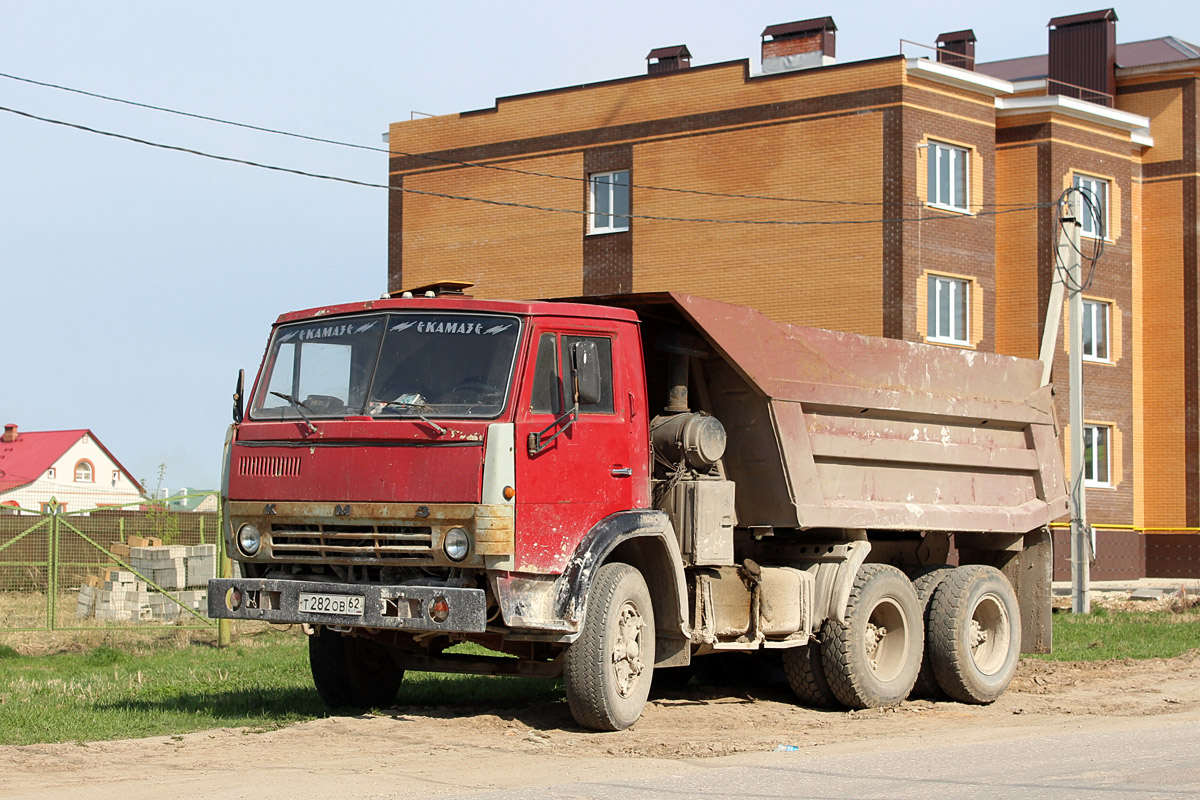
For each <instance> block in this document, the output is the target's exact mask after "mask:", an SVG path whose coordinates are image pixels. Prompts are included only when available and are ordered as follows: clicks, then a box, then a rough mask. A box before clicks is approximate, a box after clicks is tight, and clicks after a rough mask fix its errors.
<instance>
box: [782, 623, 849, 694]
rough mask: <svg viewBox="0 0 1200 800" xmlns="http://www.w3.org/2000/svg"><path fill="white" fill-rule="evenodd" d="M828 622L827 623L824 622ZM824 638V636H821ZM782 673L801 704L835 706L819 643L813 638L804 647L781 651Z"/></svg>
mask: <svg viewBox="0 0 1200 800" xmlns="http://www.w3.org/2000/svg"><path fill="white" fill-rule="evenodd" d="M826 624H828V623H826ZM822 638H824V637H822ZM783 673H784V674H785V675H786V676H787V682H788V686H790V687H792V692H793V693H794V694H795V695H796V699H797V700H799V701H800V702H801V704H803V705H806V706H808V707H809V708H837V707H838V699H837V697H835V696H834V694H833V690H832V689H830V688H829V681H827V680H825V666H824V665H823V664H822V663H821V644H820V643H819V642H818V641H817V640H815V639H813V640H810V641H809V643H808V644H807V645H805V646H804V647H789V648H788V649H787V650H784V651H783Z"/></svg>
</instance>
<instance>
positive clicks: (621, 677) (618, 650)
mask: <svg viewBox="0 0 1200 800" xmlns="http://www.w3.org/2000/svg"><path fill="white" fill-rule="evenodd" d="M645 627H646V623H645V621H644V620H643V619H642V612H641V611H639V610H638V607H637V605H636V604H635V603H633V602H632V601H629V600H626V601H625V602H624V603H622V604H621V610H620V611H619V612H618V614H617V625H616V630H614V631H613V643H612V670H613V678H614V682H615V684H616V689H617V694H619V695H621V697H629V696H630V695H632V694H633V693H634V690H635V689H637V685H638V681H639V679H640V678H641V677H642V672H643V671H644V669H645V666H644V663H643V662H642V630H643V629H644V628H645Z"/></svg>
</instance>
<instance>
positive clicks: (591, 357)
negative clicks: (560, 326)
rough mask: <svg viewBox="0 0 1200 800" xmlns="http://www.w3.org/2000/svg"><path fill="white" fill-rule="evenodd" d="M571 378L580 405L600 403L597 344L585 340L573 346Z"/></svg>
mask: <svg viewBox="0 0 1200 800" xmlns="http://www.w3.org/2000/svg"><path fill="white" fill-rule="evenodd" d="M571 377H572V379H573V380H574V382H575V400H576V402H577V403H578V405H581V406H590V405H593V404H595V403H599V402H600V349H599V348H598V347H596V343H595V342H593V341H587V340H585V341H582V342H575V343H573V344H572V345H571Z"/></svg>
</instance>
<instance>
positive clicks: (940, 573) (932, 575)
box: [909, 564, 954, 700]
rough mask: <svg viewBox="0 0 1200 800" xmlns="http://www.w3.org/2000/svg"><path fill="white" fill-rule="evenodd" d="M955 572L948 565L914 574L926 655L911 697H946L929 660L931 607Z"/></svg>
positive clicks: (936, 698)
mask: <svg viewBox="0 0 1200 800" xmlns="http://www.w3.org/2000/svg"><path fill="white" fill-rule="evenodd" d="M953 570H954V567H952V566H950V565H948V564H939V565H937V566H926V567H921V568H920V569H919V570H917V571H916V572H914V573H912V582H913V588H914V589H916V591H917V602H918V603H920V605H921V619H922V620H924V622H923V624H924V626H925V655H924V657H923V658H922V659H921V671H920V672H918V673H917V682H916V684H915V685H914V686H913V690H912V693H911V694H910V695H909V697H910V698H911V697H926V698H930V699H933V700H938V699H941V698H943V697H945V696H946V695H945V694H944V693H943V692H942V690H941V688H940V687H939V686H938V682H937V678H935V677H934V676H933V664H932V663H931V661H930V658H929V640H930V637H931V634H930V631H929V617H930V614H929V607H930V605H931V604H932V601H933V593H934V591H935V590H936V589H937V587H938V586H940V585H941V583H942V581H944V580H945V579H946V576H947V575H949V574H950V573H951V572H952V571H953Z"/></svg>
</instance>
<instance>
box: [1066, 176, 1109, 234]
mask: <svg viewBox="0 0 1200 800" xmlns="http://www.w3.org/2000/svg"><path fill="white" fill-rule="evenodd" d="M1072 186H1074V187H1075V188H1076V189H1078V190H1079V191H1081V192H1083V193H1085V194H1086V195H1087V196H1088V197H1091V198H1092V200H1093V201H1094V202H1095V203H1096V205H1098V206H1099V208H1098V209H1097V210H1096V213H1092V207H1091V206H1089V205H1088V204H1087V202H1086V201H1084V200H1082V199H1081V200H1080V201H1079V235H1080V236H1086V237H1088V238H1089V239H1107V238H1108V219H1109V215H1108V194H1109V192H1108V179H1106V178H1097V177H1094V176H1092V175H1081V174H1079V173H1075V178H1074V180H1073V181H1072Z"/></svg>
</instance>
